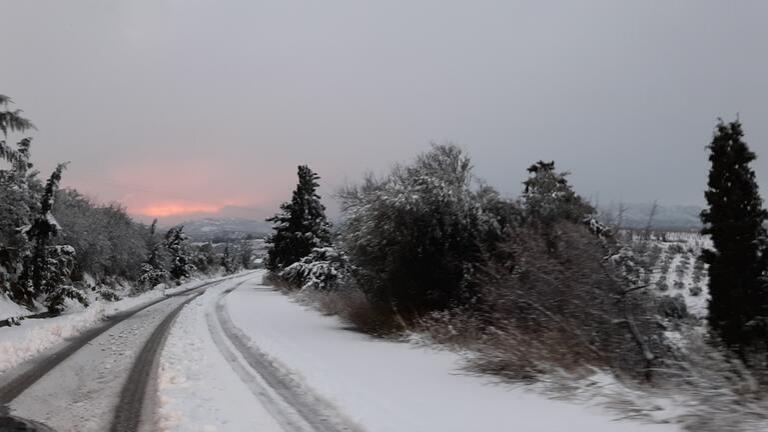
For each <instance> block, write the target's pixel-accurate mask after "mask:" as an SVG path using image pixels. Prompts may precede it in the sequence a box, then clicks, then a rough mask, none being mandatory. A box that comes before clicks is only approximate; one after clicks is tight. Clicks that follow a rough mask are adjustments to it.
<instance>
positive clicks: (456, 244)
mask: <svg viewBox="0 0 768 432" xmlns="http://www.w3.org/2000/svg"><path fill="white" fill-rule="evenodd" d="M340 196H341V201H342V209H343V211H344V215H345V222H344V226H343V227H342V229H341V232H342V234H341V244H342V248H343V250H344V251H345V252H346V253H347V254H348V255H349V258H350V262H351V264H352V265H353V266H354V268H355V271H354V277H355V279H356V280H357V283H358V285H359V286H361V287H362V288H363V290H364V291H365V292H366V293H367V294H368V296H369V298H370V299H371V301H374V302H382V303H385V304H388V305H391V306H392V307H394V308H395V309H397V310H398V311H399V313H400V314H403V315H414V316H417V315H420V314H423V313H425V312H429V311H433V310H441V309H446V308H450V307H455V306H459V305H462V304H467V303H469V302H472V301H474V299H475V298H476V297H477V280H476V278H475V275H476V274H477V272H478V271H480V270H481V267H482V265H483V264H484V262H485V258H486V256H487V255H488V254H490V253H494V254H497V255H498V254H502V255H503V252H502V251H497V250H496V245H497V242H498V241H499V239H501V238H502V237H503V236H504V235H505V233H506V232H507V230H509V229H511V227H512V226H513V224H514V223H515V222H514V221H515V220H516V219H518V218H519V217H520V211H519V207H518V206H517V205H516V204H515V203H512V202H510V201H507V200H503V199H501V198H500V197H499V195H498V194H497V193H496V191H494V190H493V189H492V188H490V187H488V186H485V185H482V184H480V183H479V182H477V181H476V179H474V178H473V176H472V173H471V164H470V161H469V158H468V157H467V156H466V155H465V154H464V153H463V152H462V151H461V150H460V149H459V148H458V147H456V146H452V145H441V146H434V147H433V149H432V150H431V151H430V152H427V153H425V154H422V155H421V156H419V157H418V158H417V159H416V160H415V161H414V163H413V164H411V165H407V166H397V167H395V168H394V169H393V170H392V172H391V173H390V174H389V175H387V176H385V177H383V178H381V179H377V178H374V177H373V176H369V177H368V178H366V179H365V180H364V182H363V183H362V184H361V185H359V186H352V187H348V188H347V189H345V190H343V191H342V192H341V194H340Z"/></svg>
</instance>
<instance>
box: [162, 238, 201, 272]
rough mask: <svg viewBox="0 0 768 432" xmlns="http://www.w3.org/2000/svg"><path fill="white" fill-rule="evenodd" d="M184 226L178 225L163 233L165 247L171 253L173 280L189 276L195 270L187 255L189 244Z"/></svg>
mask: <svg viewBox="0 0 768 432" xmlns="http://www.w3.org/2000/svg"><path fill="white" fill-rule="evenodd" d="M183 230H184V226H183V225H178V226H175V227H173V228H171V229H169V230H168V232H166V233H165V247H166V249H168V252H170V254H171V270H170V274H171V277H172V278H174V279H175V280H179V279H182V278H186V277H189V276H190V275H191V272H192V271H194V270H195V266H194V265H192V263H191V260H190V257H189V245H188V240H189V237H187V235H186V234H184V232H183Z"/></svg>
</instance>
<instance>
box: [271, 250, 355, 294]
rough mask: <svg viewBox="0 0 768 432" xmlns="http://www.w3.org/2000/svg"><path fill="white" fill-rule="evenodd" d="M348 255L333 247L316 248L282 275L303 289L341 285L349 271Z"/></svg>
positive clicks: (324, 288) (328, 287)
mask: <svg viewBox="0 0 768 432" xmlns="http://www.w3.org/2000/svg"><path fill="white" fill-rule="evenodd" d="M348 267H349V265H348V260H347V257H346V256H345V255H344V254H343V253H341V252H339V251H338V250H336V249H334V248H333V247H324V248H315V249H313V250H312V252H311V253H310V254H309V255H307V256H305V257H304V258H302V259H301V260H300V261H298V262H295V263H293V264H291V265H290V266H288V267H286V268H285V269H284V270H283V271H282V272H280V277H281V278H283V279H284V280H285V281H286V282H288V283H289V284H291V285H294V286H300V287H302V289H315V290H321V291H329V290H334V289H336V288H338V287H339V285H340V284H341V283H342V281H343V280H344V278H345V277H346V276H347V273H348Z"/></svg>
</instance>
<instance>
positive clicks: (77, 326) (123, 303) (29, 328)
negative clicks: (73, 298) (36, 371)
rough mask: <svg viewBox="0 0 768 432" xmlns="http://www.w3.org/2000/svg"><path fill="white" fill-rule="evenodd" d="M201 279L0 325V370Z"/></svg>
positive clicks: (197, 284) (2, 370) (73, 305)
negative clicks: (19, 323) (17, 324)
mask: <svg viewBox="0 0 768 432" xmlns="http://www.w3.org/2000/svg"><path fill="white" fill-rule="evenodd" d="M202 283H203V282H201V281H200V280H193V281H190V282H187V283H185V284H182V285H180V286H178V287H174V288H172V289H166V290H161V289H155V290H152V291H148V292H145V293H143V294H141V295H138V296H134V297H126V298H123V299H122V300H119V301H116V302H107V301H103V300H97V301H95V302H93V303H92V304H91V305H90V306H89V307H87V308H83V307H82V306H80V305H79V304H76V303H71V304H70V305H69V306H70V307H69V308H68V309H67V312H65V313H64V314H62V315H60V316H58V317H54V318H43V319H25V320H23V321H22V322H21V325H19V326H12V327H0V373H2V372H4V371H6V370H8V369H10V368H12V367H14V366H16V365H18V364H20V363H21V362H23V361H25V360H28V359H30V358H32V357H34V356H36V355H38V354H40V353H41V352H43V351H45V350H47V349H49V348H51V347H52V346H54V345H56V344H58V343H61V342H62V341H63V340H65V339H67V338H70V337H73V336H77V335H79V334H81V333H83V332H84V331H86V330H88V329H90V328H92V327H93V326H95V325H97V324H99V323H100V322H101V321H103V320H104V318H107V317H109V316H111V315H114V314H116V313H119V312H123V311H126V310H129V309H134V308H138V307H141V306H143V305H146V304H148V303H150V302H152V301H155V300H157V299H159V298H161V297H163V296H165V295H167V294H172V293H175V292H178V291H183V290H185V289H189V288H192V287H195V286H199V285H201V284H202ZM3 304H6V306H7V309H10V308H11V307H12V306H10V305H13V306H16V305H15V303H11V302H10V301H7V302H4V303H3ZM6 306H4V307H6ZM16 308H18V309H22V311H23V312H24V313H25V314H26V313H28V312H26V311H25V310H23V308H20V307H19V306H16ZM14 313H16V312H14ZM21 315H23V314H21Z"/></svg>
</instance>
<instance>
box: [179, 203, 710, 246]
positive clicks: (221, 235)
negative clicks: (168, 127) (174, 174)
mask: <svg viewBox="0 0 768 432" xmlns="http://www.w3.org/2000/svg"><path fill="white" fill-rule="evenodd" d="M618 207H619V206H618V204H612V205H609V206H601V207H600V214H601V216H602V219H603V220H605V221H606V222H609V223H611V224H615V223H617V222H618V211H619V209H618ZM624 207H625V210H624V216H623V219H622V223H621V226H622V228H639V229H642V228H645V227H646V225H647V224H648V218H649V216H650V214H651V209H652V207H653V204H652V203H647V204H624ZM701 210H702V208H701V207H699V206H691V205H658V206H657V207H656V212H655V214H654V216H653V218H652V220H651V227H652V228H654V229H664V230H678V231H690V230H698V229H700V228H701V221H700V220H699V213H700V212H701ZM183 225H184V232H185V233H187V235H189V236H190V237H191V238H192V239H193V240H195V241H212V240H213V241H231V240H240V239H245V238H262V237H265V236H266V235H268V234H269V233H270V231H271V229H272V225H271V224H270V223H269V222H266V221H264V220H258V219H244V218H206V219H197V220H191V221H187V222H184V223H183Z"/></svg>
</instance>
